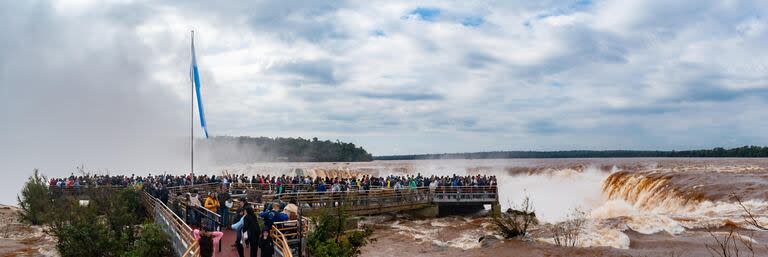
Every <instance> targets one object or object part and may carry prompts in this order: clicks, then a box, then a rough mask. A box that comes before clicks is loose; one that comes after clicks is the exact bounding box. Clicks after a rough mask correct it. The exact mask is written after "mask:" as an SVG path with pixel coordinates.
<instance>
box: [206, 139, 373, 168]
mask: <svg viewBox="0 0 768 257" xmlns="http://www.w3.org/2000/svg"><path fill="white" fill-rule="evenodd" d="M197 145H198V149H200V151H202V152H204V154H207V155H208V156H211V157H212V160H213V161H214V162H216V163H218V164H230V163H248V162H257V161H297V162H360V161H372V160H373V157H372V156H371V154H369V153H368V152H366V151H365V149H363V148H362V147H358V146H355V144H352V143H344V142H340V141H338V140H336V142H332V141H330V140H325V141H320V140H318V139H317V138H312V140H309V139H303V138H281V137H277V138H268V137H231V136H218V137H212V138H210V139H206V140H200V141H198V142H197Z"/></svg>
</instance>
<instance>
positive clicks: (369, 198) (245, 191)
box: [51, 183, 498, 257]
mask: <svg viewBox="0 0 768 257" xmlns="http://www.w3.org/2000/svg"><path fill="white" fill-rule="evenodd" d="M122 188H124V187H114V186H103V187H78V188H56V187H52V188H51V191H52V192H53V193H54V194H55V195H76V196H81V197H85V198H87V197H88V195H92V194H103V193H109V192H114V190H117V189H122ZM223 190H228V191H229V192H230V193H232V194H233V196H235V197H248V198H249V199H248V200H249V202H252V203H255V204H254V205H255V206H254V208H256V209H259V210H260V209H261V208H262V206H263V204H266V203H269V202H276V201H283V202H293V203H296V205H297V206H299V209H300V212H301V213H302V214H303V215H304V216H313V215H317V214H319V213H320V212H323V211H324V210H329V209H335V208H338V207H343V208H344V209H345V211H346V212H347V213H348V214H350V215H377V214H383V213H391V212H402V211H409V212H418V213H422V214H424V213H426V215H427V216H437V215H439V213H440V212H441V211H442V210H443V209H445V210H446V211H456V210H460V209H466V210H476V209H481V208H482V207H483V206H484V205H498V192H497V187H496V186H495V185H494V186H467V187H437V188H427V187H419V188H407V189H398V190H394V189H387V188H373V189H370V190H351V191H346V192H312V191H310V190H311V186H309V185H284V186H283V189H282V190H281V192H289V193H281V194H276V191H277V190H276V188H275V186H274V185H269V184H246V183H234V184H231V185H230V186H229V187H223V186H221V185H220V184H199V185H191V186H179V187H169V192H170V194H171V195H179V194H183V193H188V192H198V193H206V192H220V191H223ZM175 199H178V198H177V197H172V198H171V202H173V201H175ZM171 202H169V205H172V204H171ZM142 203H143V204H144V206H145V209H146V210H147V213H148V214H149V215H150V216H152V217H153V218H154V220H155V223H157V224H160V225H161V226H162V227H163V229H164V230H165V232H166V233H168V234H169V235H170V238H171V242H172V245H173V248H174V250H175V251H176V253H177V256H180V257H188V256H195V257H196V256H199V253H198V251H199V247H198V246H197V243H196V242H195V240H194V238H193V237H192V227H191V226H190V225H189V224H187V223H186V213H184V211H183V210H182V211H180V210H179V209H176V210H175V212H174V211H173V210H172V209H171V208H169V207H168V206H167V205H165V204H164V203H162V202H161V201H160V200H158V199H157V198H154V197H152V196H151V195H149V194H148V193H146V192H144V193H142ZM180 209H186V208H180ZM423 210H427V211H423ZM195 211H198V212H201V213H200V214H201V215H200V216H204V217H206V218H207V219H211V220H207V221H206V222H214V223H218V224H221V220H220V219H221V217H220V216H219V215H218V214H215V213H204V212H206V211H207V210H205V209H202V210H195ZM231 216H234V214H233V215H231ZM298 224H299V222H297V221H296V220H293V221H287V222H283V223H278V224H276V226H273V227H272V228H271V234H272V236H273V239H274V240H275V242H274V243H275V256H289V257H292V256H294V254H295V253H296V252H297V246H298V245H299V244H300V243H301V241H300V239H299V238H300V236H299V233H298V231H299V230H298ZM301 224H302V228H303V229H302V231H303V233H302V234H303V235H305V234H306V232H307V231H309V229H310V228H309V226H308V224H309V221H308V220H306V219H302V222H301ZM220 230H221V231H223V232H224V237H223V238H222V241H221V252H220V253H218V254H217V256H219V257H230V256H237V251H236V249H235V248H234V247H233V244H234V243H235V233H234V231H232V230H229V229H226V228H220ZM246 256H248V249H246Z"/></svg>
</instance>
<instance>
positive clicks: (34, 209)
mask: <svg viewBox="0 0 768 257" xmlns="http://www.w3.org/2000/svg"><path fill="white" fill-rule="evenodd" d="M16 199H17V201H18V202H19V207H21V213H20V215H19V217H20V219H21V221H22V222H27V223H30V224H32V225H41V224H43V223H44V222H45V215H46V213H47V212H48V210H49V208H50V206H51V195H50V192H49V191H48V183H47V180H46V178H45V177H44V176H42V175H40V173H39V172H38V170H37V169H35V170H34V174H32V176H30V177H29V179H27V182H26V183H25V184H24V188H22V189H21V195H20V196H17V197H16Z"/></svg>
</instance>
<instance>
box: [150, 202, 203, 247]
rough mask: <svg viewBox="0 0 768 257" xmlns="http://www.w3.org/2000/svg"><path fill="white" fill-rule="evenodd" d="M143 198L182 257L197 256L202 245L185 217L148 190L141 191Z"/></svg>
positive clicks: (156, 221) (151, 213)
mask: <svg viewBox="0 0 768 257" xmlns="http://www.w3.org/2000/svg"><path fill="white" fill-rule="evenodd" d="M141 200H142V202H143V204H144V207H145V209H146V210H147V213H148V214H149V215H151V216H152V217H153V219H154V220H155V223H157V224H158V225H160V226H161V227H162V228H163V230H164V231H165V232H166V233H167V234H168V236H169V237H170V239H171V245H172V246H173V250H174V252H175V253H176V256H180V257H187V256H189V257H197V256H199V254H200V251H199V249H200V247H199V246H198V244H197V241H196V240H195V238H194V236H193V235H192V229H191V228H190V227H189V225H187V224H186V223H185V222H184V220H183V219H181V218H180V217H179V216H177V215H176V214H174V213H173V212H172V211H171V210H170V209H169V208H168V206H166V205H165V204H163V203H162V202H161V201H160V200H158V199H157V198H154V197H152V196H151V195H149V194H148V193H146V192H142V193H141Z"/></svg>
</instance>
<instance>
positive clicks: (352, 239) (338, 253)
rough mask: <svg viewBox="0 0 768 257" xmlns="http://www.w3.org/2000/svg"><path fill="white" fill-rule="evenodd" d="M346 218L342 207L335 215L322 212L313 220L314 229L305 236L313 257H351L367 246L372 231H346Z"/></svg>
mask: <svg viewBox="0 0 768 257" xmlns="http://www.w3.org/2000/svg"><path fill="white" fill-rule="evenodd" d="M347 218H348V216H347V215H346V212H345V211H344V209H343V208H342V207H339V208H336V211H335V213H333V214H330V213H328V212H327V211H324V212H322V213H321V214H320V216H319V217H317V218H316V219H315V224H314V229H313V230H312V232H310V233H309V235H308V236H307V246H308V251H309V254H310V255H311V256H315V257H353V256H358V255H359V254H360V248H362V247H363V246H365V245H366V244H368V242H369V241H370V239H369V237H370V236H371V234H373V229H372V228H370V227H365V228H364V229H362V230H352V231H347V229H346V225H347V224H348V223H347Z"/></svg>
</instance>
